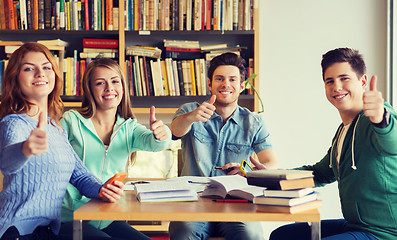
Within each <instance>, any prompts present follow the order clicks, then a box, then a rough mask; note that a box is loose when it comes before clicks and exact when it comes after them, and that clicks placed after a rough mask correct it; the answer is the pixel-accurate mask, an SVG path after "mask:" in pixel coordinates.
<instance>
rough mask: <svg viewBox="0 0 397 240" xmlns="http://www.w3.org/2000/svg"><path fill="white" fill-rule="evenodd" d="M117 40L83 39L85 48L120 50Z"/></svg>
mask: <svg viewBox="0 0 397 240" xmlns="http://www.w3.org/2000/svg"><path fill="white" fill-rule="evenodd" d="M118 47H119V40H117V39H98V38H93V39H90V38H83V48H118Z"/></svg>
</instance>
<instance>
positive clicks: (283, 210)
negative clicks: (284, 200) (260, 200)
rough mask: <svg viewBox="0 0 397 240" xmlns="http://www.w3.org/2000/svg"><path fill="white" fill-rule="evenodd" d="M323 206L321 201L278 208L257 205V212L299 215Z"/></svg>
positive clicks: (275, 206)
mask: <svg viewBox="0 0 397 240" xmlns="http://www.w3.org/2000/svg"><path fill="white" fill-rule="evenodd" d="M321 205H322V201H321V200H315V201H312V202H307V203H303V204H300V205H296V206H277V205H262V204H255V207H256V210H257V211H260V212H275V213H292V214H293V213H298V212H304V211H308V210H312V209H317V208H320V207H321Z"/></svg>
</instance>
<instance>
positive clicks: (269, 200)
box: [253, 193, 317, 206]
mask: <svg viewBox="0 0 397 240" xmlns="http://www.w3.org/2000/svg"><path fill="white" fill-rule="evenodd" d="M315 200H317V194H315V193H312V194H309V195H306V196H303V197H296V198H279V197H262V196H261V197H255V198H254V201H253V202H254V204H263V205H276V206H296V205H300V204H303V203H307V202H312V201H315Z"/></svg>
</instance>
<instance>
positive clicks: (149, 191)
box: [134, 181, 198, 202]
mask: <svg viewBox="0 0 397 240" xmlns="http://www.w3.org/2000/svg"><path fill="white" fill-rule="evenodd" d="M134 188H135V193H136V196H137V198H138V200H139V201H140V202H180V201H197V200H198V198H197V192H196V190H194V189H193V188H192V187H191V186H190V185H189V183H188V182H187V181H150V182H148V183H143V184H135V185H134Z"/></svg>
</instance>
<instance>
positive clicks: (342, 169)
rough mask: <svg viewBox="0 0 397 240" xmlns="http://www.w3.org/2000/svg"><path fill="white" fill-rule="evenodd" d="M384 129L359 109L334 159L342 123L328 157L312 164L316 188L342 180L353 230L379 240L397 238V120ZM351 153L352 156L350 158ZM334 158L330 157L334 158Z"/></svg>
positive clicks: (342, 196)
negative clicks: (376, 125)
mask: <svg viewBox="0 0 397 240" xmlns="http://www.w3.org/2000/svg"><path fill="white" fill-rule="evenodd" d="M385 107H386V108H387V109H388V111H389V112H390V114H391V121H390V124H389V126H387V127H386V128H378V127H375V126H374V125H373V124H372V123H371V122H370V121H369V118H368V117H366V116H365V115H364V112H363V111H361V112H360V113H359V114H358V115H357V116H356V117H355V119H354V120H353V122H352V123H351V125H350V127H349V129H348V131H347V133H346V137H345V140H344V142H343V147H342V151H341V157H340V162H339V166H338V164H337V162H336V159H335V152H336V145H337V144H336V142H337V139H338V137H339V134H340V129H341V128H342V127H343V124H341V125H340V126H339V128H338V131H337V134H336V135H335V137H334V139H333V141H332V146H331V148H330V149H329V150H328V153H327V155H326V156H325V157H324V158H323V159H322V160H321V161H320V162H318V163H316V164H315V165H313V166H304V167H302V168H301V169H306V170H313V174H314V177H315V182H316V186H322V185H324V184H327V183H331V182H334V181H336V180H337V181H338V188H339V197H340V201H341V206H342V213H343V216H344V218H345V220H346V221H347V222H348V224H347V227H348V229H349V230H358V231H365V232H369V233H371V234H372V235H373V236H375V237H376V238H378V239H381V240H386V239H390V240H392V239H393V240H395V239H397V126H396V124H397V116H396V113H395V112H394V110H393V109H392V107H391V106H390V105H389V104H387V103H385ZM352 152H353V153H354V154H352ZM331 156H332V158H330V157H331Z"/></svg>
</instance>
